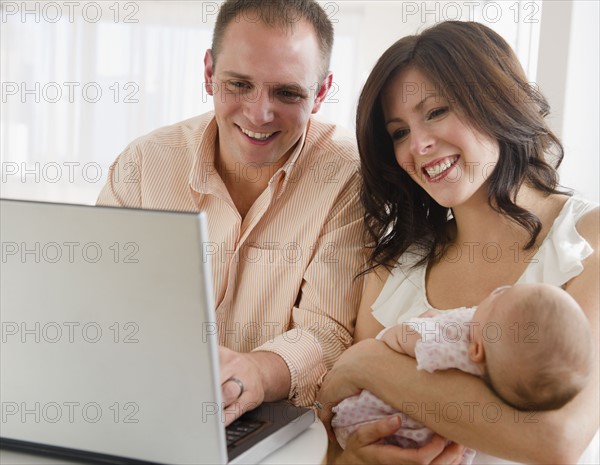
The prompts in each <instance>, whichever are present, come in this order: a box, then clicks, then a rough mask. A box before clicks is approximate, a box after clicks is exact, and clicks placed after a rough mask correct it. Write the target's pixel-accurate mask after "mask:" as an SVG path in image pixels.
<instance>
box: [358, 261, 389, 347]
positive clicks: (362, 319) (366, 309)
mask: <svg viewBox="0 0 600 465" xmlns="http://www.w3.org/2000/svg"><path fill="white" fill-rule="evenodd" d="M389 275H390V273H389V271H387V270H386V269H385V268H383V267H381V266H380V267H378V268H376V269H375V270H374V271H372V272H370V273H369V274H368V275H367V276H366V278H365V279H366V281H365V287H364V289H363V294H362V298H361V301H360V306H359V308H358V317H357V318H356V329H355V331H354V343H355V344H356V343H357V342H360V341H362V340H363V339H368V338H373V337H375V336H377V334H378V333H379V332H380V331H381V330H382V329H383V325H382V324H381V323H379V321H377V320H376V319H375V318H374V317H373V313H372V312H373V310H372V309H371V305H373V302H375V300H376V299H377V297H378V296H379V294H380V293H381V290H382V289H383V286H384V284H385V282H386V280H387V278H388V277H389Z"/></svg>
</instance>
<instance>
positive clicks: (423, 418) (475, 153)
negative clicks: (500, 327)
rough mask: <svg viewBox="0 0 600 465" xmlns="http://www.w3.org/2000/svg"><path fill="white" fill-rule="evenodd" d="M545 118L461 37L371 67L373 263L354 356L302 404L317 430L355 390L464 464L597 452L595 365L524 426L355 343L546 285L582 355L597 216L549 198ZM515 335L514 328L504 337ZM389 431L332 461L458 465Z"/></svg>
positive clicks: (358, 441)
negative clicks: (428, 434) (570, 396)
mask: <svg viewBox="0 0 600 465" xmlns="http://www.w3.org/2000/svg"><path fill="white" fill-rule="evenodd" d="M548 111H549V106H548V104H547V102H546V100H545V98H544V97H543V96H542V95H541V94H540V93H539V92H538V91H537V90H536V89H535V88H533V87H531V86H529V85H528V83H527V80H526V77H525V74H524V72H523V70H522V68H521V66H520V64H519V62H518V60H517V58H516V56H515V54H514V52H513V51H512V50H511V49H510V47H509V46H508V45H507V44H506V42H505V41H504V40H503V39H502V38H501V37H500V36H499V35H498V34H496V33H495V32H493V31H492V30H490V29H489V28H487V27H485V26H483V25H480V24H477V23H469V22H445V23H440V24H438V25H436V26H434V27H433V28H431V29H428V30H425V31H424V32H423V33H421V34H420V35H417V36H410V37H405V38H403V39H401V40H400V41H398V42H396V43H395V44H394V45H392V47H390V48H389V49H388V50H387V51H386V52H385V53H384V55H383V56H382V57H381V59H380V60H379V62H378V63H377V64H376V66H375V68H374V69H373V71H372V73H371V75H370V76H369V79H368V80H367V82H366V84H365V87H364V89H363V92H362V94H361V98H360V101H359V106H358V114H357V138H358V143H359V150H360V154H361V162H362V170H363V176H364V186H363V187H364V189H363V202H364V205H365V208H366V214H365V220H366V225H367V230H368V232H369V234H370V237H371V239H372V242H373V248H372V252H371V257H370V268H369V274H368V281H367V286H366V289H365V292H364V295H363V302H362V305H361V309H360V311H359V316H358V321H357V326H356V332H355V338H356V342H357V343H356V344H355V345H354V346H353V347H351V348H350V349H349V350H347V351H346V352H345V353H344V354H343V356H342V357H341V359H340V360H339V362H338V363H337V364H336V365H335V367H334V368H333V370H332V371H331V372H330V374H329V375H328V376H327V377H326V379H325V381H324V383H323V386H322V389H321V393H320V394H319V397H318V403H317V405H318V406H319V407H321V406H322V407H323V408H322V409H321V411H320V417H321V419H322V420H323V421H324V423H325V424H326V426H329V423H330V421H331V408H332V407H333V406H334V405H336V404H337V403H339V402H340V401H341V400H343V399H344V398H346V397H349V396H351V395H355V394H357V393H358V392H360V391H361V390H363V389H367V390H369V391H371V392H372V393H373V394H374V395H375V396H377V397H379V398H381V399H382V400H384V401H385V402H387V403H388V404H390V405H392V406H393V407H394V408H397V409H398V410H403V411H405V412H406V413H409V411H410V415H411V416H412V417H413V418H414V419H416V420H417V421H420V422H422V423H424V424H425V425H426V426H428V427H429V428H431V429H432V430H434V431H436V432H437V433H438V434H440V435H442V436H444V437H446V438H448V439H449V440H451V441H454V443H458V444H462V445H464V446H467V447H470V448H473V449H476V450H477V451H479V453H478V456H477V457H476V458H475V462H474V463H487V462H489V461H491V462H492V463H497V459H494V458H493V457H492V458H490V457H489V456H496V457H502V458H504V459H506V460H512V461H517V462H528V463H554V464H557V463H569V464H573V463H577V462H578V460H589V461H590V462H592V463H593V461H594V460H596V462H595V463H597V456H596V457H595V458H593V457H591V456H590V455H589V454H590V453H592V452H594V448H595V450H596V451H597V443H596V445H595V447H594V445H591V444H590V442H591V441H592V438H593V437H594V436H595V435H596V440H597V430H598V407H599V405H598V389H599V387H598V369H597V364H596V368H595V373H594V375H593V377H592V379H593V381H592V382H591V383H589V385H588V386H587V387H586V388H585V389H584V390H583V391H582V392H581V393H580V394H579V395H578V396H577V397H576V398H575V399H574V400H573V401H572V402H570V403H569V404H567V405H566V406H565V407H563V408H561V409H559V410H554V411H548V412H536V413H530V412H522V411H517V410H515V409H514V408H512V407H510V406H508V405H506V404H504V403H503V402H502V401H501V400H500V399H499V398H498V397H497V396H495V395H494V394H493V393H492V392H491V391H490V390H489V389H488V387H487V386H486V385H485V384H484V383H483V381H481V380H480V379H478V378H476V377H474V376H471V375H467V374H464V373H459V372H455V371H445V372H436V373H433V374H429V373H424V372H417V370H416V369H415V361H414V360H413V359H411V358H409V357H407V356H404V355H400V354H397V353H395V352H393V351H391V350H390V349H388V348H387V347H386V346H385V344H384V343H382V342H381V341H377V340H374V339H370V338H373V337H375V335H376V334H377V333H378V332H379V331H380V330H381V329H383V328H384V327H387V326H391V325H394V324H397V323H399V322H402V321H404V320H407V319H409V318H411V317H413V316H417V315H418V314H420V313H423V312H424V311H426V310H449V309H454V308H457V307H462V306H467V307H470V306H475V305H476V304H477V303H478V302H479V301H481V300H482V299H483V298H484V297H485V296H486V295H487V294H488V293H490V292H491V291H493V290H494V289H495V288H498V287H500V286H505V285H511V284H514V283H517V282H519V283H525V282H546V283H550V284H554V285H557V286H561V287H563V288H564V289H565V290H566V291H567V292H569V293H570V294H571V296H572V297H573V298H574V299H575V300H576V301H577V302H578V303H579V305H580V306H581V307H582V308H583V310H584V312H585V313H586V316H587V318H588V319H589V321H590V326H591V328H592V331H593V334H594V340H595V344H596V349H597V347H598V313H599V290H598V282H599V272H598V270H599V263H600V260H599V252H598V251H599V244H598V242H599V240H598V238H599V227H598V219H599V211H598V208H597V206H595V205H593V204H591V203H590V202H587V201H585V200H583V199H579V198H577V197H570V196H569V195H568V194H566V193H564V192H563V191H562V190H561V189H559V187H558V175H557V173H556V168H557V167H558V165H559V164H560V162H561V160H562V157H563V148H562V145H561V144H560V142H559V141H558V139H557V138H556V137H555V136H554V135H553V134H552V132H551V131H550V130H549V129H548V126H547V125H546V123H545V121H544V117H545V116H546V115H547V114H548ZM525 330H526V328H515V337H525V334H524V333H523V332H524V331H525ZM519 331H521V332H520V333H519ZM361 341H362V342H361ZM397 427H398V424H397V420H394V419H393V418H392V419H387V420H381V421H379V422H378V423H374V424H371V425H367V426H364V427H362V430H361V429H359V430H358V432H357V433H355V435H354V438H351V440H349V442H348V446H347V448H346V450H345V451H343V452H341V451H340V450H337V451H333V453H332V454H331V456H334V458H332V461H337V462H339V463H363V462H364V463H379V462H382V463H383V462H386V463H413V462H414V463H429V462H431V463H448V461H453V462H455V463H459V462H460V449H459V448H457V446H455V445H452V446H450V447H447V448H446V450H445V451H444V452H443V453H442V454H441V455H437V456H436V455H435V454H433V455H432V454H431V453H430V452H431V450H432V449H431V447H433V446H431V447H430V446H426V447H429V449H427V452H428V454H427V455H426V456H425V454H423V453H422V451H421V450H411V451H406V455H402V452H401V451H397V450H394V449H390V447H392V446H383V445H378V444H376V443H377V441H378V440H379V439H380V438H383V437H385V436H387V435H389V434H391V433H392V432H393V431H395V429H397ZM437 447H438V449H437V452H439V451H440V450H441V449H440V446H439V443H438V446H437ZM442 448H443V446H442ZM586 448H587V450H586ZM423 449H425V448H423ZM584 451H585V453H584ZM420 452H421V453H420ZM582 454H583V456H582ZM596 454H597V452H596Z"/></svg>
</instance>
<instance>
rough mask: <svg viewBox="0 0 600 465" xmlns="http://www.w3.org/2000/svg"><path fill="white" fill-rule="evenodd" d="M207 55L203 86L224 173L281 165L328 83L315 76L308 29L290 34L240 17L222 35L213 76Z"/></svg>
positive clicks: (316, 60) (303, 25)
mask: <svg viewBox="0 0 600 465" xmlns="http://www.w3.org/2000/svg"><path fill="white" fill-rule="evenodd" d="M213 59H214V57H212V55H211V52H210V50H209V51H207V53H206V57H205V60H204V63H205V70H204V73H205V82H206V87H207V92H208V93H209V94H210V95H213V96H214V106H215V115H216V119H217V124H218V126H219V152H218V154H217V156H219V157H220V159H219V161H220V162H221V163H224V165H225V166H226V167H227V168H228V169H233V168H234V167H236V166H235V165H236V164H240V165H241V166H239V167H238V168H241V169H243V167H244V166H246V165H247V164H253V166H256V165H255V164H257V165H261V166H273V165H274V166H276V167H279V166H281V165H283V163H285V161H286V160H287V158H288V157H289V155H290V154H291V152H292V151H293V148H294V146H295V144H296V142H298V140H299V139H300V137H301V136H302V133H303V132H304V130H305V129H306V124H307V122H308V119H309V117H310V115H311V114H312V113H316V112H317V111H318V109H319V107H320V105H321V102H322V100H323V99H324V98H325V96H326V94H327V90H328V89H329V86H330V84H331V75H328V76H327V78H326V79H325V80H321V79H320V76H319V75H320V73H321V67H322V63H321V57H320V53H319V46H318V43H317V39H316V34H315V32H314V30H313V28H312V26H311V25H310V24H309V23H307V22H305V21H300V22H298V23H297V24H296V25H295V27H294V30H293V32H292V31H290V30H282V29H281V28H279V27H269V26H265V25H264V24H263V23H261V22H248V21H246V20H245V19H244V18H243V17H241V18H237V19H235V20H233V21H232V22H231V23H230V24H229V25H228V26H227V29H226V31H225V34H224V37H223V41H222V45H221V48H220V51H219V55H218V56H217V57H216V64H215V67H214V73H213Z"/></svg>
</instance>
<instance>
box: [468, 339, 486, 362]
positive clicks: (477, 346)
mask: <svg viewBox="0 0 600 465" xmlns="http://www.w3.org/2000/svg"><path fill="white" fill-rule="evenodd" d="M469 358H470V359H471V361H472V362H474V363H485V350H484V349H483V343H482V342H481V341H477V342H475V341H473V342H471V343H470V344H469Z"/></svg>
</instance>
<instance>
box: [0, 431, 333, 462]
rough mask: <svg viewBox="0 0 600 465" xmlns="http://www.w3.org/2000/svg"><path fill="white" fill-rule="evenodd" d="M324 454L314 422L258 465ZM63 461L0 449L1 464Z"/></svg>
mask: <svg viewBox="0 0 600 465" xmlns="http://www.w3.org/2000/svg"><path fill="white" fill-rule="evenodd" d="M326 454H327V433H326V432H325V427H324V426H323V424H322V423H321V422H316V423H313V424H312V425H311V426H310V428H308V429H307V430H306V431H304V432H302V433H301V434H300V435H299V436H297V437H296V438H294V439H292V440H291V441H290V442H288V443H287V444H284V445H283V446H282V447H281V448H279V449H277V450H276V451H275V452H273V453H272V454H271V455H269V456H267V457H266V458H265V459H264V460H263V461H262V462H260V465H300V464H302V465H312V464H315V465H320V464H322V463H324V461H325V456H326ZM65 463H69V464H76V462H65V461H64V460H58V459H52V458H48V457H42V456H39V455H32V454H22V453H19V452H13V451H10V450H5V449H0V464H2V465H58V464H61V465H64V464H65ZM81 463H84V462H81Z"/></svg>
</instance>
